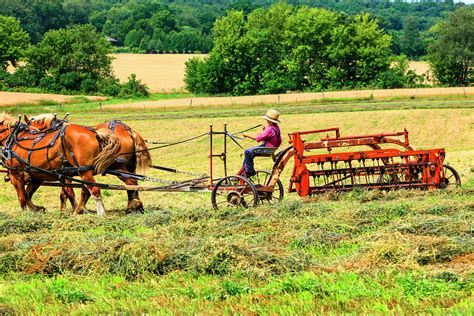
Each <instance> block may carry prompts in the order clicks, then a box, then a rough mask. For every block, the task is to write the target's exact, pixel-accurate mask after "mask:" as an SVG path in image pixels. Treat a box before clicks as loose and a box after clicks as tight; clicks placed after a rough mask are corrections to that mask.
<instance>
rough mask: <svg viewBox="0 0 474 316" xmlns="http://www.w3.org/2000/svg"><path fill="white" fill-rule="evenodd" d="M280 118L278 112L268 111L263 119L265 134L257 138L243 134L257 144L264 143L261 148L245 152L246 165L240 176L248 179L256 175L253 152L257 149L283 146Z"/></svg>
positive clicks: (262, 133) (251, 148) (244, 164)
mask: <svg viewBox="0 0 474 316" xmlns="http://www.w3.org/2000/svg"><path fill="white" fill-rule="evenodd" d="M279 116H280V112H278V111H277V110H268V111H267V113H266V114H265V115H263V116H262V117H263V118H264V119H265V127H264V130H263V132H261V133H260V134H258V135H257V136H252V135H248V134H243V135H242V136H244V137H245V138H250V139H253V140H255V141H257V142H262V143H261V144H260V145H259V146H255V147H250V148H247V149H246V150H245V151H244V155H245V158H244V163H243V166H242V168H241V169H240V172H239V174H241V175H244V176H246V177H247V178H249V177H251V176H253V175H255V169H254V166H253V158H254V156H253V154H252V150H253V149H254V148H256V147H275V148H278V147H279V146H280V145H281V142H282V141H281V133H280V127H278V124H280V121H279V120H278V118H279Z"/></svg>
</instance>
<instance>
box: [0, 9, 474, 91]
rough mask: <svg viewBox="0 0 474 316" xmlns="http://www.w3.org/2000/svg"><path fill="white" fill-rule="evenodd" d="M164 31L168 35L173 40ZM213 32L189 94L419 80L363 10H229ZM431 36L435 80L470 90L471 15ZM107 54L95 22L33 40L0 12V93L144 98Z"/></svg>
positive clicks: (454, 17)
mask: <svg viewBox="0 0 474 316" xmlns="http://www.w3.org/2000/svg"><path fill="white" fill-rule="evenodd" d="M46 1H47V0H46ZM196 1H198V0H196ZM162 20H166V19H165V18H164V19H162ZM163 25H167V23H165V24H163ZM169 27H170V29H168V32H165V33H166V34H175V33H173V32H172V31H171V27H172V26H169ZM209 32H212V33H213V48H212V50H211V51H210V53H209V55H208V57H207V58H205V59H200V58H194V59H191V60H190V61H189V62H188V63H187V64H186V77H185V83H186V87H187V89H188V90H189V91H191V92H194V93H205V94H235V95H245V94H263V93H281V92H285V91H288V90H292V91H294V90H297V91H321V90H326V89H331V90H337V89H353V88H363V87H376V88H401V87H416V86H420V85H423V81H424V80H423V79H424V78H423V77H422V76H418V75H416V74H415V73H414V72H413V71H410V70H408V59H407V57H406V56H404V55H400V56H395V55H394V54H393V51H392V50H391V49H390V48H391V47H393V36H391V35H390V34H388V32H386V30H385V29H383V28H382V27H381V26H380V22H379V20H378V19H376V18H374V17H373V16H372V15H370V14H368V13H365V14H347V13H345V12H337V11H334V10H329V9H324V8H314V7H309V6H292V5H289V4H284V3H278V4H274V5H272V6H270V7H268V8H267V7H260V8H257V9H254V10H252V11H250V12H248V13H247V12H246V10H243V9H238V10H237V9H236V10H230V11H228V12H227V13H226V15H224V16H223V17H221V18H219V19H217V20H216V22H215V23H214V24H213V27H212V29H211V31H209ZM430 32H431V33H432V37H433V40H432V41H431V43H430V44H429V45H428V48H427V53H428V55H427V56H428V59H429V61H430V65H431V68H432V70H433V73H434V75H435V78H434V79H435V83H436V84H441V85H446V86H459V85H462V86H466V85H470V84H472V83H473V80H474V79H473V77H474V75H473V69H474V9H473V8H472V7H469V6H460V7H459V8H458V9H457V10H456V11H453V12H451V13H449V15H448V17H447V18H446V19H444V20H441V21H440V22H438V23H437V24H435V25H434V26H433V27H432V28H431V30H430ZM127 36H128V35H127ZM129 40H131V39H129ZM32 42H33V44H32ZM110 52H111V44H110V43H109V42H108V41H107V40H106V38H105V37H104V35H103V33H100V32H99V31H97V28H96V27H95V26H94V25H92V24H77V25H76V24H73V25H72V26H69V27H67V28H61V29H58V30H56V29H51V30H49V31H47V32H46V33H45V34H44V35H42V37H41V39H40V40H39V41H38V42H36V43H35V42H34V40H33V39H32V38H31V35H30V33H29V32H27V31H26V30H24V29H23V28H22V26H21V22H20V21H19V20H18V19H16V18H14V17H11V16H2V15H0V89H3V90H5V89H8V90H30V91H31V90H32V89H33V91H50V92H58V93H78V92H79V93H85V94H105V95H112V96H117V95H121V96H125V95H127V96H128V95H147V94H148V89H147V87H146V86H145V85H143V84H142V83H141V82H140V81H139V80H137V79H136V77H135V76H131V77H130V78H129V81H128V82H127V83H125V84H120V83H119V82H118V80H117V78H115V77H114V75H113V73H112V69H111V57H110V55H109V54H110ZM19 61H22V63H18V62H19ZM10 64H11V65H13V66H16V71H15V72H13V73H10V72H8V71H7V67H8V65H10Z"/></svg>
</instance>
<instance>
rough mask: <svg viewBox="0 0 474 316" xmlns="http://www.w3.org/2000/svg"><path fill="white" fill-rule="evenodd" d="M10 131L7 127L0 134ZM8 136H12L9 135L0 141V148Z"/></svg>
mask: <svg viewBox="0 0 474 316" xmlns="http://www.w3.org/2000/svg"><path fill="white" fill-rule="evenodd" d="M9 129H10V127H5V128H4V129H2V130H0V134H2V133H4V132H6V131H8V130H9ZM8 136H10V134H7V136H5V137H3V138H2V139H0V146H2V143H3V142H4V141H5V140H6V139H7V138H8Z"/></svg>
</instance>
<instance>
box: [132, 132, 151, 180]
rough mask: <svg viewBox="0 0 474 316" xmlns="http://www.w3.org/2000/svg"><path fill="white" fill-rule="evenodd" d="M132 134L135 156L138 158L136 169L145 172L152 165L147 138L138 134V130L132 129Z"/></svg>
mask: <svg viewBox="0 0 474 316" xmlns="http://www.w3.org/2000/svg"><path fill="white" fill-rule="evenodd" d="M130 136H131V137H132V139H133V143H134V144H135V157H136V160H137V168H136V169H137V171H138V173H143V172H145V171H146V170H147V169H148V168H150V167H151V155H150V152H149V151H148V147H147V145H146V142H145V140H144V139H143V137H142V136H141V135H140V134H138V132H136V131H135V130H133V129H132V130H131V133H130Z"/></svg>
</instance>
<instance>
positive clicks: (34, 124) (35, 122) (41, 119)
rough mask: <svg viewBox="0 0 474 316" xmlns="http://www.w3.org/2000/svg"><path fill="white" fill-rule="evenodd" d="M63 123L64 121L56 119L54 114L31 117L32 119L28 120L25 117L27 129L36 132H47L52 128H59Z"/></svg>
mask: <svg viewBox="0 0 474 316" xmlns="http://www.w3.org/2000/svg"><path fill="white" fill-rule="evenodd" d="M64 122H66V120H65V119H64V120H61V119H59V118H57V116H56V114H40V115H37V116H33V117H32V118H28V116H26V115H25V123H26V124H27V125H28V127H29V128H30V129H33V130H38V131H45V130H48V129H50V128H53V127H54V126H59V125H61V124H62V123H64Z"/></svg>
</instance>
